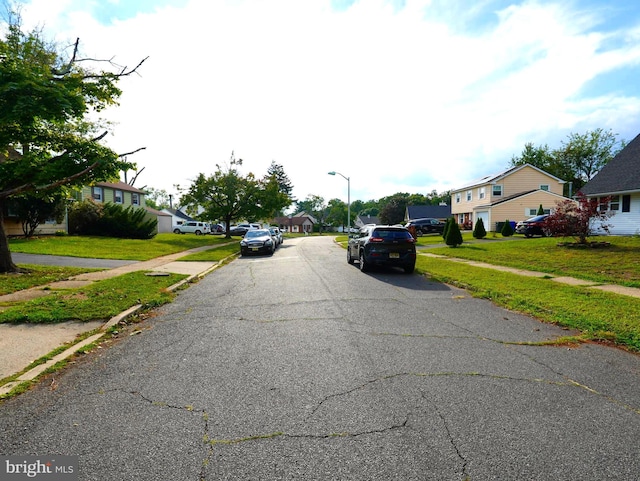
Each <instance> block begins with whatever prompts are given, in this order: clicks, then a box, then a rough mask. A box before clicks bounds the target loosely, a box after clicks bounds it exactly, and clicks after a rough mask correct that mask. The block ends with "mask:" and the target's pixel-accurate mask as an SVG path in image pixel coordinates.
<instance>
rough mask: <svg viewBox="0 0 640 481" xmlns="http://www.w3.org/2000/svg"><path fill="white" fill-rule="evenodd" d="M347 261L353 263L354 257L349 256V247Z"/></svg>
mask: <svg viewBox="0 0 640 481" xmlns="http://www.w3.org/2000/svg"><path fill="white" fill-rule="evenodd" d="M347 262H348V263H349V264H353V263H354V262H355V259H354V258H353V257H352V256H351V249H349V248H348V247H347Z"/></svg>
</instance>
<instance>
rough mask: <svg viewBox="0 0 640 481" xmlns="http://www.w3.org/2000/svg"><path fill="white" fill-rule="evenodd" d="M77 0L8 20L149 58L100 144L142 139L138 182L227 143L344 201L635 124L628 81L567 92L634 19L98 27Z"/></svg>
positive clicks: (237, 12)
mask: <svg viewBox="0 0 640 481" xmlns="http://www.w3.org/2000/svg"><path fill="white" fill-rule="evenodd" d="M82 4H83V5H86V2H83V3H82ZM78 5H79V3H78V2H73V1H71V0H33V1H32V2H31V6H30V7H29V8H28V9H26V11H25V12H24V13H23V16H24V17H28V19H29V21H33V22H37V23H43V22H46V23H45V27H46V30H47V32H51V31H55V32H56V33H57V38H58V39H60V40H67V39H75V37H80V38H81V42H82V45H83V48H84V51H85V53H86V54H87V55H91V56H100V57H102V58H109V57H112V56H114V55H115V61H116V62H118V63H120V64H126V65H128V66H133V65H135V64H136V63H137V62H138V61H139V60H140V59H142V58H144V57H146V56H149V59H148V60H147V61H146V62H145V64H144V65H143V66H142V68H141V69H140V75H139V76H132V77H131V78H127V79H125V80H123V81H122V83H121V87H122V88H123V90H124V94H123V96H122V99H121V106H120V107H119V108H118V109H115V110H113V111H111V112H109V116H110V117H111V118H113V119H114V120H117V121H118V122H119V125H118V126H117V127H116V129H115V131H114V135H113V136H112V137H110V140H109V142H110V144H111V145H112V146H113V147H114V148H115V149H116V150H118V151H121V152H124V151H130V150H133V149H135V148H137V147H140V146H146V147H147V150H146V151H144V152H141V153H139V154H136V155H135V156H134V160H135V161H137V162H138V164H139V166H140V167H145V171H144V172H143V173H142V174H141V175H140V177H139V180H138V184H140V186H141V185H143V184H147V185H148V186H151V187H154V188H164V189H167V190H168V191H173V188H172V186H173V184H176V183H177V184H181V185H183V186H186V185H188V184H189V180H190V179H192V178H194V177H195V176H196V175H197V174H198V173H200V172H203V173H205V174H211V173H212V172H213V171H214V169H215V164H224V163H225V162H227V161H228V159H229V156H230V154H231V151H232V150H233V151H235V154H236V157H239V158H242V159H244V161H245V164H244V166H245V169H246V170H247V171H249V170H251V171H253V172H254V173H255V174H256V175H263V174H265V173H266V169H267V168H268V166H269V164H270V163H271V161H272V160H274V161H275V162H277V163H279V164H281V165H283V167H284V169H285V172H286V173H287V174H288V175H289V177H290V178H291V180H292V183H293V184H294V187H295V191H294V193H295V195H296V196H298V197H299V198H304V197H306V196H307V195H308V194H316V195H321V196H323V197H324V198H325V199H326V200H329V199H331V198H334V197H339V198H342V199H343V200H346V182H344V180H343V179H341V178H338V177H331V176H328V175H327V172H328V171H329V170H337V171H339V172H341V173H343V174H344V175H347V176H350V177H351V187H352V195H351V198H352V200H355V199H361V200H368V199H377V198H380V197H383V196H387V195H391V194H393V193H396V192H410V193H415V192H421V193H427V192H430V191H431V190H432V189H436V190H438V191H443V190H445V189H448V188H451V187H455V186H457V185H460V184H464V183H465V182H466V181H468V180H470V179H473V178H477V177H480V176H481V175H484V174H487V173H493V172H495V171H499V170H501V169H502V168H505V167H506V166H507V164H508V161H509V160H510V159H511V156H512V155H514V154H518V153H520V152H521V150H522V148H523V146H524V143H525V142H529V141H532V142H534V143H549V144H550V145H552V146H555V145H558V143H559V141H560V140H561V139H564V138H566V135H567V134H568V133H569V132H584V131H585V130H587V129H594V128H599V127H602V128H611V129H612V130H613V131H614V132H621V133H626V138H627V140H630V138H629V137H630V136H635V135H636V134H637V132H635V130H634V129H637V125H638V124H639V122H638V121H639V120H640V86H635V87H634V90H633V91H632V92H630V93H629V91H628V90H627V93H626V94H625V95H624V96H616V94H615V92H609V91H603V92H602V93H601V94H599V95H595V96H592V97H590V98H581V97H580V92H581V89H582V88H583V87H584V86H585V84H586V83H587V82H589V81H590V80H591V79H593V78H595V77H596V76H598V75H599V74H601V73H603V72H611V71H613V70H615V69H619V68H624V67H627V66H630V65H635V66H636V68H637V66H638V62H639V61H640V50H639V49H638V48H636V47H634V43H633V42H630V41H629V38H633V36H634V35H635V36H636V38H637V35H638V31H639V28H640V27H639V25H640V19H639V20H638V21H637V22H636V24H635V30H633V29H629V30H626V31H615V30H612V28H608V29H607V31H601V32H598V31H596V30H594V29H595V28H597V25H598V24H597V22H600V21H601V20H602V19H601V18H596V17H595V16H594V15H589V14H585V13H584V12H577V11H576V10H572V9H571V8H570V7H567V6H564V7H560V6H558V5H556V4H553V3H542V2H523V3H520V4H517V5H516V4H514V5H513V6H510V7H508V8H506V9H503V10H501V11H498V12H496V16H495V17H494V19H493V23H492V24H491V27H485V28H482V29H478V30H475V31H464V30H461V29H460V28H458V26H453V25H450V24H448V23H446V22H445V20H444V17H441V16H438V15H436V13H435V11H434V10H433V9H431V10H430V7H431V6H432V5H430V2H427V1H419V0H410V1H408V2H406V5H405V7H404V8H400V9H394V8H393V7H392V6H391V5H390V4H389V3H388V2H385V1H383V0H376V1H360V2H356V3H355V4H354V5H353V6H351V7H350V8H348V9H346V10H344V11H341V12H335V11H332V10H331V8H330V2H329V1H320V0H315V1H308V0H305V1H304V2H301V1H299V0H288V1H285V0H282V1H273V2H271V1H270V2H263V1H259V0H235V1H232V0H226V1H225V0H215V1H214V0H192V1H191V2H189V3H188V4H187V5H186V6H185V7H184V8H173V7H157V9H156V12H155V13H145V14H139V15H138V16H136V17H134V18H130V19H128V20H124V21H114V22H113V23H112V24H111V25H108V26H105V25H102V24H100V23H99V22H98V21H97V20H94V19H92V18H91V16H90V15H89V13H88V12H89V10H88V9H86V8H84V9H83V10H80V9H79V8H80V7H78ZM489 5H490V3H489ZM625 41H626V42H627V43H625ZM605 45H606V46H607V48H606V49H605V48H604V46H605ZM611 45H614V47H611ZM402 179H406V180H404V181H402ZM416 179H423V182H424V183H423V184H422V185H416V182H415V180H416Z"/></svg>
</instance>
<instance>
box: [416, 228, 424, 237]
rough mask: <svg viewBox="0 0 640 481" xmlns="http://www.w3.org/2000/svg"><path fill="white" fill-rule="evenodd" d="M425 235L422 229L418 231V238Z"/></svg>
mask: <svg viewBox="0 0 640 481" xmlns="http://www.w3.org/2000/svg"><path fill="white" fill-rule="evenodd" d="M423 235H424V232H422V229H416V236H417V237H422V236H423Z"/></svg>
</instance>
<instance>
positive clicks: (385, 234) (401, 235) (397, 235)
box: [371, 229, 411, 240]
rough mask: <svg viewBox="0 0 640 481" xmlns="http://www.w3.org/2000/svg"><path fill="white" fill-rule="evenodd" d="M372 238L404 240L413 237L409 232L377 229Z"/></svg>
mask: <svg viewBox="0 0 640 481" xmlns="http://www.w3.org/2000/svg"><path fill="white" fill-rule="evenodd" d="M371 236H372V237H381V238H383V239H385V240H402V239H408V238H409V237H411V234H410V233H409V231H407V230H400V229H375V230H374V231H373V233H372V234H371Z"/></svg>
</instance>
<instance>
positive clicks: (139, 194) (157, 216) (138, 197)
mask: <svg viewBox="0 0 640 481" xmlns="http://www.w3.org/2000/svg"><path fill="white" fill-rule="evenodd" d="M145 194H146V192H145V191H144V190H141V189H138V188H136V187H134V186H132V185H129V184H127V183H126V182H122V181H118V182H97V183H96V184H94V185H86V186H84V187H83V188H82V189H80V190H79V191H78V192H77V194H76V196H75V197H76V200H78V201H80V202H82V201H83V200H85V199H93V201H94V202H98V203H103V202H104V203H107V202H111V203H113V204H119V205H121V206H123V207H125V208H126V207H134V208H141V209H145V210H146V211H147V216H148V217H149V218H152V219H154V220H157V221H158V227H157V229H158V232H159V233H161V232H171V231H172V224H171V219H172V217H171V214H168V213H166V212H161V211H158V210H155V209H151V208H149V207H147V206H146V204H145Z"/></svg>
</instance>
